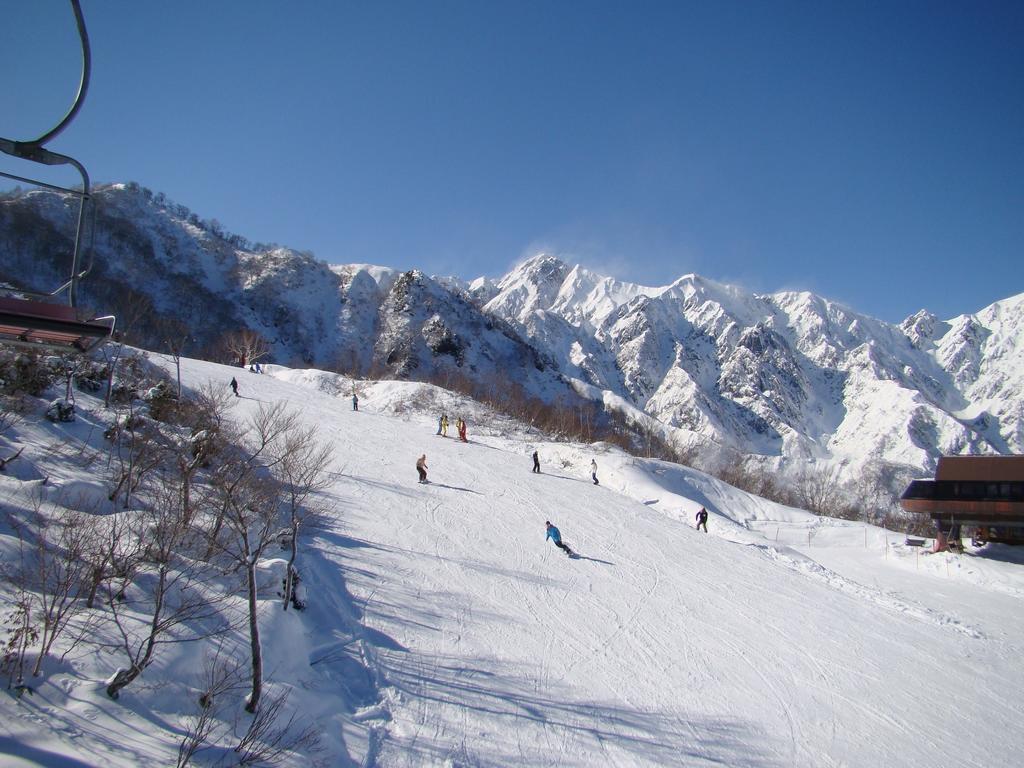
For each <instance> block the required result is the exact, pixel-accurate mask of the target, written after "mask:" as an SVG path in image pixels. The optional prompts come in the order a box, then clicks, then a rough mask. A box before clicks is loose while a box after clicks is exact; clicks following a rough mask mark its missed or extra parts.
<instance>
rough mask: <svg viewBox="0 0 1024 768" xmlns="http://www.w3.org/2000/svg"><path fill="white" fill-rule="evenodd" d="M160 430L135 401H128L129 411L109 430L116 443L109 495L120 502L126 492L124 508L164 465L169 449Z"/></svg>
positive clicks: (112, 499) (112, 456)
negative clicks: (163, 441)
mask: <svg viewBox="0 0 1024 768" xmlns="http://www.w3.org/2000/svg"><path fill="white" fill-rule="evenodd" d="M157 432H158V428H157V427H156V425H155V424H154V423H153V422H152V421H151V420H149V419H147V418H146V417H144V416H143V415H142V414H141V413H139V412H138V411H137V404H136V402H135V401H134V400H133V401H132V402H130V403H129V404H128V410H127V413H125V414H122V415H119V416H118V417H117V420H116V421H115V423H114V425H113V426H112V427H111V428H110V429H108V430H107V431H106V433H105V435H106V437H107V438H108V439H110V440H112V442H113V445H112V448H111V452H110V458H109V460H108V465H110V464H111V463H113V464H114V471H113V478H112V481H113V488H112V490H111V491H110V493H109V494H108V495H107V498H108V499H110V501H116V500H117V498H118V496H120V495H121V494H122V493H123V494H124V504H123V507H124V508H125V509H127V508H128V507H129V506H130V505H131V500H132V494H134V493H135V491H137V490H138V489H139V487H140V486H141V485H142V482H143V480H144V479H145V478H146V477H147V475H149V474H150V473H151V472H152V471H153V470H155V469H156V468H157V467H159V466H160V465H161V463H162V462H163V460H164V458H165V451H164V450H163V449H162V446H161V441H160V440H159V439H158V435H157ZM115 460H116V462H115Z"/></svg>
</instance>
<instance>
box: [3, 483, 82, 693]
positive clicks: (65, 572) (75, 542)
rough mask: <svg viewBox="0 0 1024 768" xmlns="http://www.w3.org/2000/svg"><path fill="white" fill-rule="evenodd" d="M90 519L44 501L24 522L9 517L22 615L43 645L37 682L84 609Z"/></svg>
mask: <svg viewBox="0 0 1024 768" xmlns="http://www.w3.org/2000/svg"><path fill="white" fill-rule="evenodd" d="M91 520H92V518H91V517H90V516H89V515H86V514H84V513H82V512H77V511H75V510H71V509H67V508H64V507H58V506H55V505H44V503H43V502H42V500H41V499H40V498H36V499H35V500H34V502H33V508H32V510H31V512H30V513H29V516H28V520H27V521H26V522H25V523H22V522H21V521H18V520H16V519H15V518H14V517H13V516H11V517H10V522H11V524H12V527H14V528H15V530H16V531H17V533H18V541H19V554H20V558H19V560H20V562H19V564H18V569H17V574H16V575H15V577H14V580H15V583H16V584H17V585H19V587H20V592H21V594H22V597H23V598H24V599H27V603H26V605H25V607H24V610H23V614H24V617H25V621H27V622H28V626H30V627H31V628H32V629H31V634H32V635H33V636H34V638H35V639H36V640H37V641H38V643H39V653H38V655H37V656H36V661H35V665H34V666H33V668H32V676H33V677H38V676H39V675H40V674H42V667H43V661H44V660H45V659H46V658H47V657H48V656H49V655H50V652H51V650H52V649H53V645H54V643H55V642H56V640H57V638H58V637H60V635H61V634H63V632H64V630H65V629H66V628H67V626H68V623H69V622H70V621H71V619H72V617H73V616H74V614H75V613H76V612H77V611H78V610H80V609H81V607H82V604H81V600H80V598H81V596H82V595H83V593H84V591H85V590H86V585H87V583H88V565H87V564H86V561H85V558H84V557H83V553H84V550H85V544H86V541H87V537H88V534H89V529H90V526H91ZM23 636H24V634H23Z"/></svg>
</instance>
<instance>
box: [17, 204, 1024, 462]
mask: <svg viewBox="0 0 1024 768" xmlns="http://www.w3.org/2000/svg"><path fill="white" fill-rule="evenodd" d="M94 199H95V201H96V204H97V215H96V226H95V238H94V253H95V266H94V268H93V271H92V274H91V275H90V276H89V277H88V279H87V280H86V281H84V282H83V284H82V295H83V298H84V302H85V303H88V304H91V305H93V306H95V307H101V308H103V310H104V311H105V312H106V311H110V310H113V311H115V312H116V313H117V314H118V315H119V318H120V319H119V323H120V327H121V328H122V329H123V330H125V331H126V332H127V333H128V334H129V337H130V338H131V339H132V340H134V341H135V343H138V344H140V345H142V346H149V347H151V348H159V346H160V344H161V341H162V339H161V333H162V330H161V329H162V328H164V327H166V323H167V321H169V320H172V319H173V320H178V321H181V322H183V323H184V324H186V325H187V326H188V328H189V331H190V347H191V348H190V349H188V350H187V351H186V354H192V355H208V356H214V354H215V350H216V346H217V342H218V340H219V338H220V337H222V336H223V335H224V333H225V332H227V331H231V330H237V329H240V328H249V329H252V330H255V331H257V332H259V333H260V334H262V335H263V336H264V337H265V338H266V339H267V341H268V342H269V344H270V348H271V357H272V359H273V360H274V361H276V362H280V363H283V364H287V365H294V366H314V367H318V368H325V369H334V370H343V371H346V372H352V373H356V374H360V375H367V374H373V375H376V376H396V377H399V378H408V379H414V380H430V381H435V382H442V381H444V380H445V379H446V378H448V379H450V378H451V377H459V378H462V379H464V380H469V381H473V382H476V383H478V384H479V386H483V387H490V388H492V389H500V388H502V387H507V386H508V385H509V382H514V383H515V384H516V385H518V387H519V388H520V389H519V390H518V391H521V392H522V393H523V394H524V395H525V396H529V397H534V398H539V399H542V400H544V401H546V402H549V403H565V404H567V405H568V404H572V403H575V402H578V401H579V399H580V398H581V397H582V398H589V399H594V400H597V401H600V402H601V403H602V404H603V405H604V406H605V407H607V408H613V409H617V410H619V411H621V412H623V413H624V414H625V415H626V418H627V419H628V420H632V421H633V422H634V423H635V424H636V425H637V429H638V430H642V429H651V428H652V427H651V422H650V421H649V420H648V419H646V418H645V417H644V415H643V414H644V413H646V414H648V415H649V416H651V417H654V418H655V419H657V420H658V422H660V425H656V427H655V428H656V429H658V430H659V431H660V432H661V433H662V435H663V437H664V438H665V439H666V440H668V441H670V442H672V443H674V444H676V445H680V446H690V447H692V448H694V449H699V450H706V449H707V448H708V447H709V446H724V447H725V448H728V449H732V450H735V451H737V452H738V453H740V454H744V455H753V456H759V457H764V458H763V459H762V460H763V461H768V462H769V463H772V464H783V463H787V462H792V461H801V460H806V459H815V460H829V461H835V462H841V463H845V464H846V465H847V468H848V470H851V471H857V468H859V467H862V466H863V465H864V464H865V463H867V462H883V463H885V464H887V465H891V466H893V467H901V468H905V469H908V470H913V471H929V470H931V469H932V468H933V467H934V463H935V460H936V458H937V457H938V456H939V455H942V454H950V453H964V452H971V453H973V452H998V453H1006V452H1018V453H1019V452H1021V451H1022V449H1024V404H1022V401H1021V398H1020V395H1019V393H1020V392H1021V390H1022V385H1024V351H1022V340H1024V294H1019V295H1016V296H1012V297H1009V298H1007V299H1005V300H1003V301H1000V302H996V303H995V304H993V305H991V306H989V307H985V308H980V309H979V311H978V312H976V313H974V314H970V315H963V316H960V317H956V318H949V319H941V318H937V317H935V316H934V315H932V314H930V313H929V312H927V311H926V310H922V311H921V312H918V313H917V314H915V315H913V316H912V317H909V318H907V319H906V320H905V321H903V323H901V324H900V325H894V324H890V323H886V322H882V321H880V320H877V319H874V318H871V317H868V316H866V315H862V314H859V313H858V312H856V311H855V310H854V309H851V308H849V307H845V306H842V305H840V304H837V303H835V302H832V301H829V300H828V299H825V298H822V297H819V296H816V295H814V294H811V293H806V292H779V293H772V294H764V295H757V294H751V293H747V292H744V291H742V290H740V289H738V288H736V287H733V286H729V285H725V284H722V283H718V282H715V281H713V280H709V279H707V278H703V277H700V276H698V275H686V276H683V277H680V278H679V279H678V280H676V281H675V282H674V283H672V284H671V285H668V286H662V287H646V286H640V285H635V284H631V283H627V282H623V281H620V280H615V279H612V278H609V277H605V276H602V275H598V274H595V273H593V272H590V271H588V270H586V269H584V268H582V267H580V266H578V265H573V264H569V263H566V262H564V261H562V260H560V259H558V258H555V257H553V256H550V255H543V254H542V255H538V256H535V257H533V258H531V259H529V260H527V261H525V262H523V263H522V264H520V265H519V266H517V267H516V268H515V269H513V270H512V271H511V272H509V273H508V274H507V275H505V276H503V277H502V278H500V279H498V280H487V279H483V278H481V279H478V280H475V281H472V282H468V281H464V280H461V279H457V278H435V277H429V276H427V275H425V274H423V273H422V272H419V271H415V270H414V271H410V272H405V273H400V272H398V271H396V270H393V269H389V268H386V267H377V266H369V265H361V264H352V265H335V266H329V265H328V264H326V263H325V262H323V261H320V260H318V259H317V258H315V257H314V256H313V255H311V254H309V253H302V252H297V251H293V250H291V249H288V248H284V247H280V246H268V245H262V244H252V243H249V242H248V241H247V240H245V239H244V238H243V237H239V236H237V235H231V234H228V233H225V232H224V231H223V230H222V228H221V227H220V226H219V225H218V224H217V222H216V221H213V222H207V221H203V220H201V219H200V218H199V217H198V216H197V215H195V214H194V213H192V212H191V211H189V210H188V209H187V208H185V207H184V206H181V205H178V204H175V203H173V202H171V201H168V200H166V199H165V198H164V197H163V196H162V195H159V194H156V195H154V194H153V193H151V192H150V191H148V190H145V189H143V188H140V187H138V186H137V185H134V184H115V185H110V186H104V187H100V188H98V189H97V190H96V191H95V195H94ZM73 214H74V209H73V206H72V205H71V204H70V202H69V201H67V200H65V199H64V198H63V197H62V196H61V195H60V194H58V193H54V192H31V193H14V194H9V195H6V196H5V197H4V198H3V199H2V200H0V279H2V280H5V281H8V282H10V283H13V284H18V285H22V286H24V281H25V280H26V279H27V280H29V281H30V282H31V285H30V286H29V287H33V288H37V289H41V288H47V287H52V285H55V284H58V283H59V282H60V281H61V280H62V279H63V277H62V276H63V275H64V274H65V271H66V265H65V261H66V259H65V257H64V256H62V254H64V253H67V252H68V248H69V245H68V238H69V237H70V235H71V233H72V232H73V229H72V224H73ZM878 279H885V278H884V276H878Z"/></svg>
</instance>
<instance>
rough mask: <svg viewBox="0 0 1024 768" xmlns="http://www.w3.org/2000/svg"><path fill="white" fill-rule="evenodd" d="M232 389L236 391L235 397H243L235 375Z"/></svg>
mask: <svg viewBox="0 0 1024 768" xmlns="http://www.w3.org/2000/svg"><path fill="white" fill-rule="evenodd" d="M231 391H232V392H234V393H235V397H241V395H240V394H238V382H237V381H235V377H234V376H232V377H231Z"/></svg>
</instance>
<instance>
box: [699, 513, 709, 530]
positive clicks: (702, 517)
mask: <svg viewBox="0 0 1024 768" xmlns="http://www.w3.org/2000/svg"><path fill="white" fill-rule="evenodd" d="M702 525H703V526H704V533H707V532H708V511H707V510H706V509H704V507H701V508H700V511H699V512H698V513H697V530H698V531H699V530H700V527H701V526H702Z"/></svg>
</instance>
